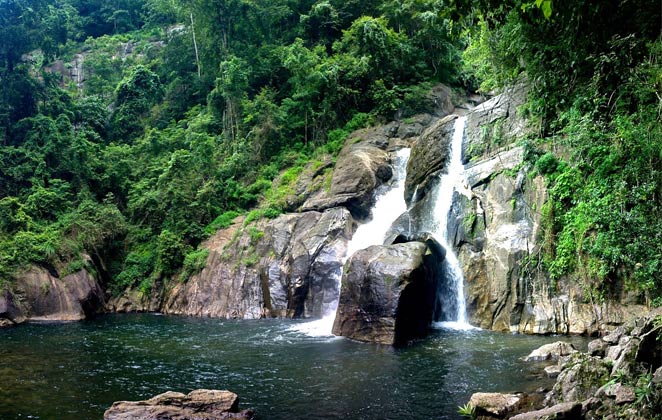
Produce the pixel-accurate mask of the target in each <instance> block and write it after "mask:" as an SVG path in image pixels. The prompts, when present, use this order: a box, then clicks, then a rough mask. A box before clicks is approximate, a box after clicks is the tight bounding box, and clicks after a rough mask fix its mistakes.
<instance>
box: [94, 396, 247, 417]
mask: <svg viewBox="0 0 662 420" xmlns="http://www.w3.org/2000/svg"><path fill="white" fill-rule="evenodd" d="M253 417H254V413H253V411H252V410H241V411H240V410H239V398H238V397H237V394H234V393H232V392H230V391H218V390H210V389H198V390H195V391H192V392H190V393H188V394H182V393H179V392H172V391H170V392H165V393H163V394H160V395H157V396H155V397H153V398H150V399H148V400H144V401H118V402H115V403H114V404H113V405H112V407H110V408H109V409H108V410H106V412H105V413H104V416H103V418H104V420H226V419H237V420H250V419H252V418H253Z"/></svg>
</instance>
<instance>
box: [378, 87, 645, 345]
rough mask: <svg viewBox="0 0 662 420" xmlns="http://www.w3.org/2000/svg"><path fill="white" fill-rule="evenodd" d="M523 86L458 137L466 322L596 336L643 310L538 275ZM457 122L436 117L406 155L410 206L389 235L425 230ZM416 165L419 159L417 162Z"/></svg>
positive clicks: (488, 106) (536, 180)
mask: <svg viewBox="0 0 662 420" xmlns="http://www.w3.org/2000/svg"><path fill="white" fill-rule="evenodd" d="M525 99H526V88H525V84H524V83H519V84H517V85H516V86H515V87H513V88H511V89H509V90H507V91H506V92H504V93H503V94H502V95H499V96H497V97H495V98H492V99H490V100H489V101H486V102H484V103H482V104H480V105H479V106H477V107H475V108H474V109H472V110H471V111H470V112H468V113H467V122H466V129H465V136H464V140H463V157H462V159H463V162H464V163H465V182H466V185H465V187H466V190H465V191H462V194H458V193H457V192H456V194H455V197H454V199H453V200H454V205H453V210H452V214H451V216H450V220H449V231H450V239H451V242H452V244H453V246H454V247H455V250H456V253H457V254H458V256H459V259H460V261H461V263H462V265H463V270H464V276H465V297H466V300H467V308H468V312H469V317H470V320H471V323H472V324H474V325H477V326H480V327H481V328H486V329H493V330H498V331H513V332H525V333H539V334H548V333H560V334H568V333H573V334H594V333H597V332H599V331H602V330H604V329H605V328H606V327H608V326H612V325H620V324H622V323H623V322H625V321H626V320H627V319H630V318H632V317H633V316H635V315H637V314H641V313H642V311H643V310H644V309H645V308H644V307H643V306H641V305H637V304H633V302H632V301H629V300H628V299H629V296H628V295H627V293H626V292H625V291H623V293H622V295H621V296H618V297H616V299H612V300H611V301H605V302H589V301H586V300H585V298H584V295H585V294H584V293H583V290H582V288H581V285H580V284H579V282H577V281H575V280H573V279H571V278H565V279H562V280H561V281H559V282H557V283H556V284H552V282H551V281H550V279H549V277H548V276H547V274H546V273H545V272H544V271H543V270H540V267H539V262H538V261H539V260H538V258H539V257H540V255H539V254H540V239H541V238H540V235H541V228H540V226H541V217H542V216H541V209H542V207H543V204H544V203H545V201H546V200H547V190H546V184H545V180H544V179H543V178H542V177H540V176H537V175H536V174H535V172H534V171H533V168H532V167H531V164H530V163H528V162H527V161H525V159H524V157H525V150H524V148H523V147H522V146H519V145H518V142H519V140H521V139H522V138H523V137H524V136H526V135H527V134H528V133H531V130H532V128H531V127H530V126H528V125H527V121H526V119H525V118H523V117H522V115H521V112H519V111H518V109H519V107H520V106H521V105H522V104H523V103H524V102H525ZM452 127H453V117H451V116H449V117H447V118H445V119H443V120H440V121H438V122H437V123H436V125H434V126H432V127H431V128H430V129H428V131H427V132H426V133H425V134H424V135H422V136H421V137H420V139H419V140H418V141H417V142H416V143H415V144H414V146H413V149H412V159H413V160H414V161H413V162H411V163H410V165H409V168H408V169H409V172H408V174H407V193H406V199H407V201H408V204H409V206H410V208H409V211H408V212H407V214H404V215H403V216H402V217H401V218H400V219H399V220H398V221H397V222H396V223H395V224H394V226H393V229H392V232H391V236H395V235H397V234H398V233H401V232H405V231H407V230H409V231H411V230H412V229H414V230H417V231H429V230H430V229H431V228H432V226H431V221H430V217H429V213H430V211H431V208H432V207H431V203H430V202H429V201H430V200H429V194H427V192H428V191H430V190H431V188H434V183H435V182H438V179H439V176H438V175H437V174H439V173H443V172H445V171H446V170H447V169H446V166H447V165H448V147H449V146H448V144H449V143H450V136H452V132H453V130H452ZM417 162H419V163H420V162H425V163H426V164H425V165H420V164H419V163H417Z"/></svg>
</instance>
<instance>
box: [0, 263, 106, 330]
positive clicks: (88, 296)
mask: <svg viewBox="0 0 662 420" xmlns="http://www.w3.org/2000/svg"><path fill="white" fill-rule="evenodd" d="M103 306H104V293H103V290H102V288H101V286H100V285H99V283H98V282H97V280H96V279H95V278H94V277H93V276H92V275H91V274H90V273H89V272H88V271H87V270H85V269H83V270H80V271H77V272H75V273H72V274H69V275H67V276H64V277H58V276H57V273H56V272H54V270H51V271H48V270H46V269H44V268H41V267H37V266H33V267H31V268H30V269H29V270H27V271H25V272H23V273H20V274H18V275H17V276H16V278H15V280H14V282H13V283H12V285H11V290H5V291H4V293H3V296H2V298H0V318H5V319H9V320H11V321H12V322H13V323H18V322H22V321H25V320H31V321H76V320H81V319H85V318H87V317H89V316H91V315H94V314H96V313H98V312H100V311H102V310H103ZM5 324H8V323H5Z"/></svg>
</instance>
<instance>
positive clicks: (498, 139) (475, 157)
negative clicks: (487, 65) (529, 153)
mask: <svg viewBox="0 0 662 420" xmlns="http://www.w3.org/2000/svg"><path fill="white" fill-rule="evenodd" d="M527 95H528V85H527V82H526V81H525V80H520V81H519V82H517V83H515V85H513V86H511V87H509V88H507V89H506V90H505V91H504V92H503V93H502V94H501V95H498V96H495V97H494V98H492V99H490V100H488V101H485V102H483V103H481V104H480V105H478V106H476V107H475V108H474V109H473V110H472V111H471V113H470V114H469V115H468V118H467V125H466V128H465V138H466V139H465V141H464V144H463V147H462V161H463V163H464V164H467V163H469V162H472V161H479V160H484V159H487V158H489V157H490V156H494V154H495V152H497V151H498V150H499V149H500V148H501V147H503V146H507V145H508V144H509V143H510V142H511V141H512V139H514V138H516V137H517V136H520V135H522V134H525V133H526V132H527V131H529V130H530V129H531V127H530V126H529V125H528V122H527V120H526V119H525V118H523V117H522V116H521V115H520V113H519V112H518V108H519V107H520V106H522V105H523V104H524V103H525V102H526V99H527Z"/></svg>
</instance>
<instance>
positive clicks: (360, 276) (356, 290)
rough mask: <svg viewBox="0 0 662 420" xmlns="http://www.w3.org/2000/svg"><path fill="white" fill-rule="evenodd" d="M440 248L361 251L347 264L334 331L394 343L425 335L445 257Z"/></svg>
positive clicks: (418, 244) (402, 245) (423, 246)
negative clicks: (441, 263) (437, 276)
mask: <svg viewBox="0 0 662 420" xmlns="http://www.w3.org/2000/svg"><path fill="white" fill-rule="evenodd" d="M436 252H437V251H436V250H434V249H430V248H428V246H427V245H426V244H425V243H422V242H407V243H399V244H395V245H384V246H371V247H369V248H366V249H364V250H360V251H357V252H356V253H355V254H354V255H353V256H352V257H351V258H350V259H349V260H348V262H347V263H346V265H345V274H344V275H343V281H342V290H341V293H340V302H339V305H338V312H337V315H336V319H335V323H334V325H333V333H334V334H336V335H342V336H345V337H348V338H352V339H354V340H359V341H367V342H376V343H380V344H389V345H403V344H406V343H407V342H409V341H410V340H412V339H415V338H419V337H424V336H426V335H427V333H428V328H429V326H430V322H431V319H432V313H433V310H434V304H435V298H434V296H435V290H436V276H435V273H436V270H437V268H438V267H437V265H438V264H439V263H440V260H439V258H440V257H441V258H443V256H439V255H438V254H436Z"/></svg>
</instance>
